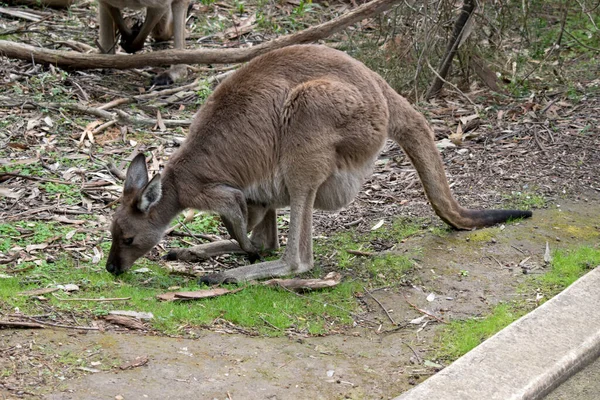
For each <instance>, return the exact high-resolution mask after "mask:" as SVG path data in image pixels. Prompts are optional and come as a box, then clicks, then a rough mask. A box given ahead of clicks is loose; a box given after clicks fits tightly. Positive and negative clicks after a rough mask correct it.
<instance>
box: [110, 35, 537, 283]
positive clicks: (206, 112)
mask: <svg viewBox="0 0 600 400" xmlns="http://www.w3.org/2000/svg"><path fill="white" fill-rule="evenodd" d="M388 137H390V138H392V139H393V140H395V141H396V142H397V143H398V144H399V145H400V147H402V149H403V150H404V151H405V152H406V154H407V155H408V157H409V158H410V160H411V161H412V163H413V165H414V167H415V168H416V170H417V172H418V173H419V177H420V178H421V181H422V183H423V187H424V188H425V193H426V195H427V197H428V198H429V201H430V202H431V205H432V206H433V209H434V210H435V212H436V213H437V214H438V215H439V216H440V218H442V219H443V220H444V221H445V222H447V223H448V224H450V225H452V226H453V227H454V228H456V229H472V228H476V227H484V226H489V225H493V224H496V223H500V222H503V221H506V220H507V219H509V218H521V217H530V216H531V211H518V210H470V209H466V208H463V207H461V206H460V205H459V204H458V203H457V202H456V200H454V198H453V197H452V193H451V192H450V188H449V186H448V182H447V180H446V175H445V173H444V166H443V163H442V160H441V157H440V154H439V153H438V150H437V148H436V146H435V143H434V139H433V132H432V130H431V128H430V127H429V125H428V124H427V121H426V120H425V118H424V117H423V116H422V115H421V114H420V113H418V112H417V111H416V110H415V109H413V108H412V107H411V106H410V104H409V103H408V102H407V101H406V99H404V98H403V97H402V96H400V95H399V94H397V93H396V92H395V91H394V90H393V89H392V88H391V87H390V86H389V85H388V84H387V83H386V82H385V81H384V80H383V79H382V78H381V77H380V76H379V75H377V74H376V73H375V72H373V71H371V70H369V69H368V68H367V67H366V66H365V65H363V64H362V63H360V62H359V61H357V60H354V59H353V58H351V57H350V56H348V55H346V54H345V53H343V52H341V51H337V50H333V49H330V48H328V47H325V46H315V45H300V46H291V47H286V48H283V49H280V50H275V51H272V52H269V53H267V54H265V55H263V56H260V57H258V58H255V59H254V60H252V61H250V62H249V63H248V64H247V65H245V66H244V67H243V68H241V69H240V70H239V71H237V72H235V73H234V74H233V75H231V76H230V77H229V78H227V79H226V80H225V81H224V82H223V83H221V84H220V85H219V86H218V87H217V89H216V90H215V92H214V93H213V94H212V95H211V96H210V97H209V98H208V100H207V102H206V103H205V104H204V105H203V106H202V107H201V108H200V110H199V112H198V113H197V114H196V116H195V117H194V120H193V122H192V125H191V128H190V132H189V135H188V137H187V139H186V142H185V144H184V145H183V146H182V147H181V148H180V149H179V150H178V151H177V152H176V153H175V154H174V155H173V156H172V157H171V159H170V160H169V162H168V163H167V165H166V167H165V169H164V172H163V174H162V175H161V174H156V175H155V176H154V177H153V178H152V179H151V180H150V181H149V179H148V172H147V170H146V161H145V158H144V156H143V155H142V154H139V155H138V156H137V157H135V159H134V160H133V161H132V163H131V165H130V166H129V169H128V170H127V176H126V180H125V187H124V191H123V197H122V202H121V205H120V206H119V208H118V209H117V211H116V212H115V215H114V220H113V223H112V227H111V231H112V246H111V249H110V254H109V256H108V261H107V263H106V269H107V270H108V271H109V272H111V273H113V274H116V275H118V274H120V273H122V272H124V271H126V270H127V269H129V268H130V267H131V265H132V264H133V263H134V262H135V260H137V259H138V258H139V257H141V256H143V255H144V254H146V253H147V252H148V251H149V250H150V249H152V248H153V247H154V246H155V245H156V244H157V243H158V242H159V241H160V240H161V238H162V235H163V233H164V231H165V230H166V229H167V227H168V226H169V223H170V222H171V221H172V220H173V218H175V217H176V216H177V214H178V213H179V212H181V211H182V210H184V209H186V208H194V209H197V210H207V211H213V212H216V213H218V214H219V215H220V216H221V219H222V221H223V223H224V225H225V227H226V228H227V231H228V232H229V234H230V235H231V237H232V238H233V239H235V240H236V241H237V243H234V242H233V241H228V240H224V241H220V242H215V243H208V244H203V245H199V246H195V247H192V248H189V249H178V250H172V251H171V252H170V253H169V255H168V258H171V259H176V258H178V259H186V260H193V259H198V258H206V257H210V256H214V255H218V254H222V253H230V252H240V251H244V252H247V253H249V254H250V255H254V256H256V255H257V254H258V253H259V252H260V251H263V250H274V249H277V248H278V246H279V243H278V235H277V220H276V210H277V209H278V208H281V207H285V206H288V205H289V206H290V227H289V234H288V241H287V246H286V248H285V251H284V253H283V256H282V257H281V259H279V260H277V261H267V262H260V263H257V264H252V265H247V266H243V267H240V268H235V269H231V270H228V271H224V272H222V273H220V274H211V275H207V276H205V277H203V278H202V280H203V281H204V282H207V283H217V282H223V281H244V280H249V279H261V278H267V277H274V276H283V275H289V274H298V273H302V272H306V271H308V270H310V269H311V268H312V267H313V254H312V212H313V207H316V208H319V209H323V210H338V209H340V208H341V207H344V206H345V205H347V204H348V203H350V202H351V201H352V200H353V199H354V197H355V196H356V194H357V193H358V191H359V190H360V188H361V185H362V183H363V181H364V179H365V178H366V177H367V176H368V175H369V174H370V173H371V171H372V168H373V164H374V161H375V160H376V158H377V155H378V153H379V151H380V150H381V148H382V147H383V145H384V143H385V141H386V139H387V138H388ZM249 232H251V235H250V237H248V233H249Z"/></svg>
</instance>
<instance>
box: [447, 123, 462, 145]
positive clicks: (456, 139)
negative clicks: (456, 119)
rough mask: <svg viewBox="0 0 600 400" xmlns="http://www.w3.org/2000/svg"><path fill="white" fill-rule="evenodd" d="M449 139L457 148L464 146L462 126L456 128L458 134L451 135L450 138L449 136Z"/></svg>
mask: <svg viewBox="0 0 600 400" xmlns="http://www.w3.org/2000/svg"><path fill="white" fill-rule="evenodd" d="M448 139H450V141H451V142H452V143H454V144H455V145H457V146H460V145H461V144H462V142H463V129H462V124H458V126H457V127H456V132H455V133H453V134H451V135H450V136H448Z"/></svg>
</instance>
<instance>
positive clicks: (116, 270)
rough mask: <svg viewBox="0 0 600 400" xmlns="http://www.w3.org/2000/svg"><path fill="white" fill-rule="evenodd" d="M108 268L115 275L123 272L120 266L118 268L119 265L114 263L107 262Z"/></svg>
mask: <svg viewBox="0 0 600 400" xmlns="http://www.w3.org/2000/svg"><path fill="white" fill-rule="evenodd" d="M106 270H107V271H108V272H110V273H111V274H113V275H119V274H120V273H121V271H119V268H117V266H116V265H115V264H113V263H106Z"/></svg>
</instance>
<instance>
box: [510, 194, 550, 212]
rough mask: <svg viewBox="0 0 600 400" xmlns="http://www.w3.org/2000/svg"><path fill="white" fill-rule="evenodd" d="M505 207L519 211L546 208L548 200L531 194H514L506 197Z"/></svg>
mask: <svg viewBox="0 0 600 400" xmlns="http://www.w3.org/2000/svg"><path fill="white" fill-rule="evenodd" d="M503 203H504V205H505V207H507V208H516V209H518V210H530V209H532V208H544V207H546V198H545V197H543V196H541V195H538V194H536V193H531V192H513V193H511V194H510V195H507V196H504V201H503Z"/></svg>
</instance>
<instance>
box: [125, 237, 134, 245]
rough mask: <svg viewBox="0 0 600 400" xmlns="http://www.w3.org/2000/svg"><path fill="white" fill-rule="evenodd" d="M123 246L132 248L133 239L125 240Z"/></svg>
mask: <svg viewBox="0 0 600 400" xmlns="http://www.w3.org/2000/svg"><path fill="white" fill-rule="evenodd" d="M123 244H124V245H125V246H131V244H133V238H127V239H123Z"/></svg>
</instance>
